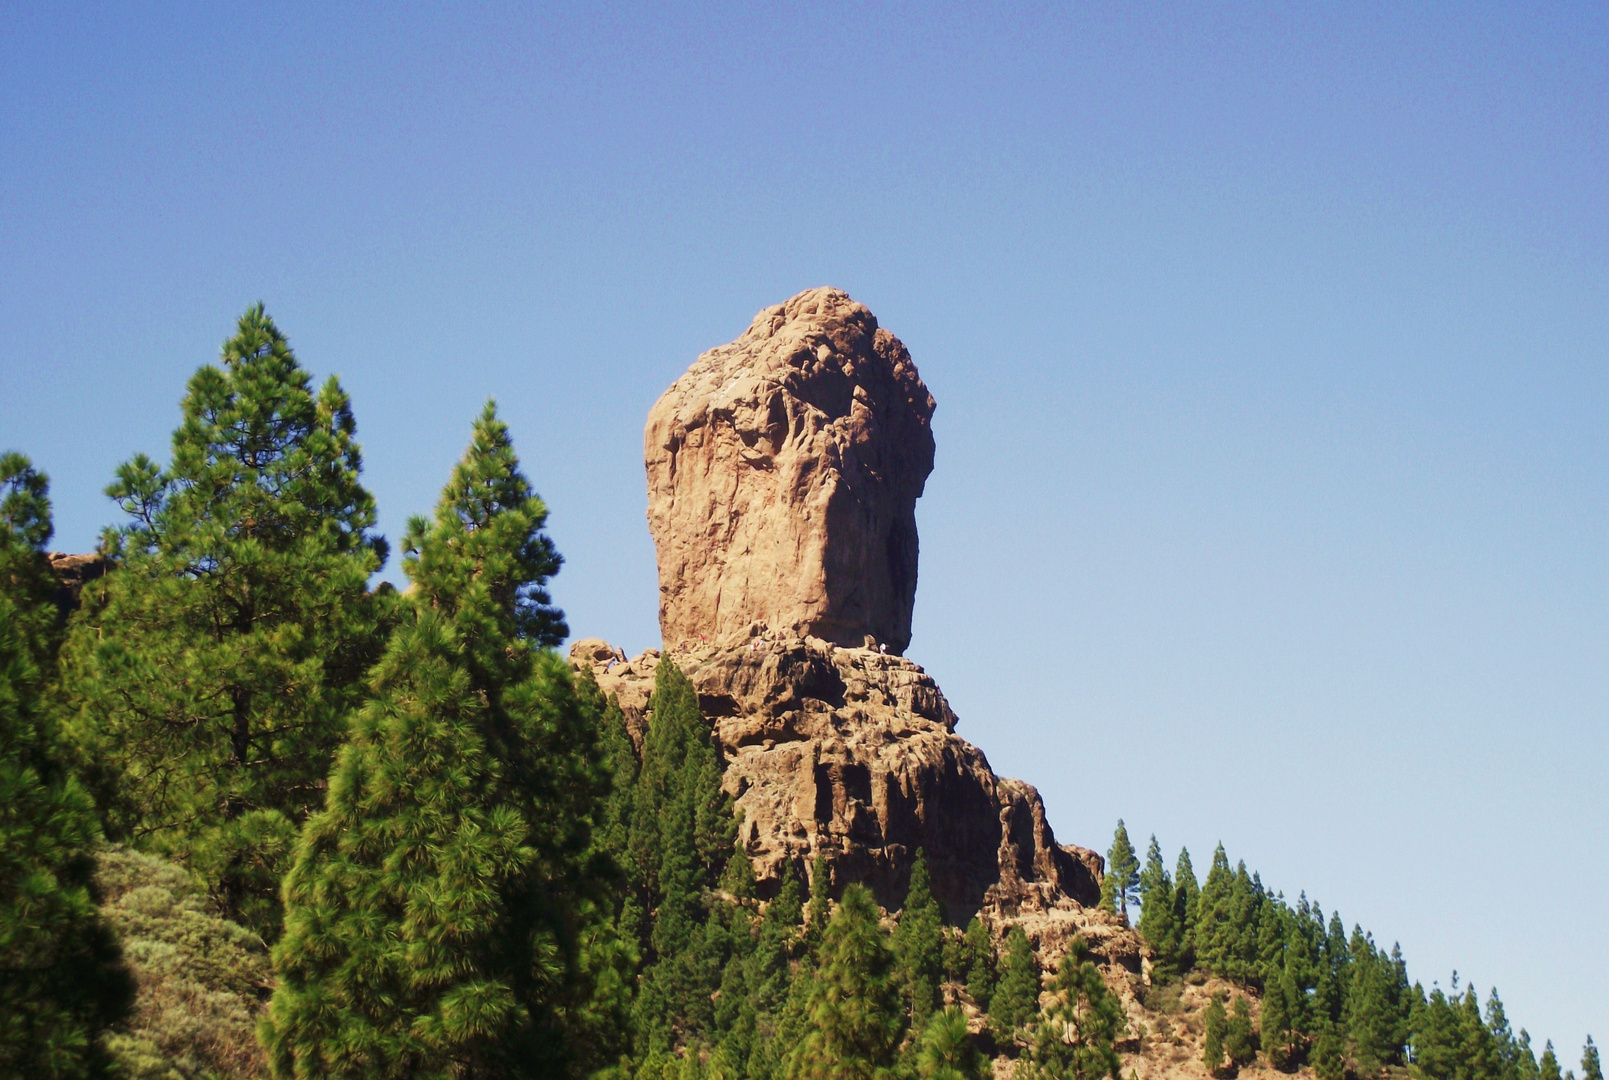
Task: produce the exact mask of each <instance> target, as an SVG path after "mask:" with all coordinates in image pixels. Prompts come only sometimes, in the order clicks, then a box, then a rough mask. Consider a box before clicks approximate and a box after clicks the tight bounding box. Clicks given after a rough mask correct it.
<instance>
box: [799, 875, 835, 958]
mask: <svg viewBox="0 0 1609 1080" xmlns="http://www.w3.org/2000/svg"><path fill="white" fill-rule="evenodd" d="M831 917H832V871H831V870H829V869H828V867H827V859H826V857H825V856H823V855H817V856H816V857H815V859H814V860H813V861H812V862H811V864H810V908H809V913H808V914H807V916H806V922H805V933H804V941H803V942H802V946H803V949H804V954H805V960H806V962H807V963H812V964H813V963H814V962H815V956H816V952H817V951H818V950H819V949H820V948H821V942H822V940H823V939H824V938H825V937H826V933H827V920H828V919H829V918H831Z"/></svg>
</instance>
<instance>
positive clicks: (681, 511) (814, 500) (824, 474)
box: [643, 289, 933, 653]
mask: <svg viewBox="0 0 1609 1080" xmlns="http://www.w3.org/2000/svg"><path fill="white" fill-rule="evenodd" d="M932 415H933V398H932V396H931V395H930V394H928V392H927V387H926V386H924V385H923V384H922V380H921V377H920V376H919V375H918V374H917V372H916V366H915V365H914V364H913V363H911V357H910V354H909V353H908V352H906V350H905V346H904V345H901V344H900V341H899V339H898V338H896V337H895V336H894V335H893V334H890V333H889V332H888V331H887V330H884V329H882V328H881V327H879V326H878V325H877V319H876V318H875V317H874V316H873V315H872V313H871V312H870V311H867V310H866V308H865V307H863V306H861V305H860V304H857V303H855V301H853V300H851V299H850V298H849V297H848V296H846V295H844V294H843V293H842V292H839V291H838V290H837V289H811V290H810V291H808V292H803V293H800V294H799V295H798V296H795V297H794V298H793V299H792V300H789V301H788V302H787V303H785V304H778V305H777V306H775V307H770V308H766V309H765V310H764V311H762V312H760V314H759V315H757V316H755V319H754V322H753V324H752V325H750V327H749V329H748V330H747V331H746V332H745V333H744V334H743V336H742V337H740V338H738V339H737V340H736V341H734V342H732V343H731V344H729V345H722V346H721V347H719V348H716V349H711V350H710V351H709V352H706V353H704V354H703V355H702V356H700V357H699V358H698V359H697V360H696V361H694V363H693V366H692V367H690V368H689V369H688V370H687V372H686V374H684V375H683V376H682V377H681V378H679V379H677V380H676V382H675V383H674V384H673V385H672V386H671V388H670V389H669V390H667V391H665V393H664V395H663V396H662V397H661V398H660V399H659V401H658V402H657V403H656V404H655V405H654V407H653V410H652V411H651V412H650V413H649V414H648V427H647V430H646V432H645V433H644V436H643V443H644V447H643V451H644V459H645V462H646V464H647V468H648V527H649V530H650V531H651V532H652V533H653V536H654V544H655V546H656V548H657V551H658V556H659V626H660V631H661V633H662V636H663V637H664V640H665V641H666V642H667V643H669V644H675V643H678V642H681V641H699V640H701V639H708V640H714V639H715V638H717V637H721V636H724V635H726V634H729V633H731V632H733V631H736V630H741V629H743V628H744V627H747V626H748V625H749V624H750V623H751V622H755V621H763V622H766V623H767V624H768V625H769V626H771V627H773V628H775V629H776V630H778V631H783V632H787V633H790V634H792V635H793V636H796V637H800V638H803V637H805V636H814V637H819V638H822V639H824V640H826V641H830V642H833V643H835V644H838V645H851V646H853V645H862V644H864V643H865V640H866V638H867V637H870V638H871V639H872V640H873V641H874V642H876V643H878V644H886V645H887V646H888V647H889V648H890V649H891V650H892V651H894V652H895V653H902V652H904V650H905V647H906V645H907V644H909V642H910V638H911V605H912V603H913V601H914V600H915V597H916V557H917V544H916V509H915V507H916V500H917V498H918V497H919V496H920V495H921V494H922V487H923V485H924V484H925V483H926V481H927V475H928V473H929V472H931V471H932V469H933V433H932V430H931V429H930V428H929V426H928V422H929V420H930V418H931V417H932Z"/></svg>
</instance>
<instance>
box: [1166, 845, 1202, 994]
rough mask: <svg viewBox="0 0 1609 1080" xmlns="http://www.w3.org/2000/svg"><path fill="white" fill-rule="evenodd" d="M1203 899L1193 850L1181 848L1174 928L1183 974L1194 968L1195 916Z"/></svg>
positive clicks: (1175, 874)
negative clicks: (1191, 851) (1192, 863)
mask: <svg viewBox="0 0 1609 1080" xmlns="http://www.w3.org/2000/svg"><path fill="white" fill-rule="evenodd" d="M1200 900H1201V883H1200V882H1198V881H1197V880H1196V870H1195V867H1194V866H1192V865H1191V864H1190V849H1189V848H1180V849H1179V859H1178V861H1177V862H1176V863H1175V864H1174V867H1173V925H1174V926H1175V927H1176V928H1177V933H1178V936H1179V947H1178V955H1177V958H1176V962H1177V964H1178V966H1179V970H1180V971H1189V970H1190V969H1191V968H1192V967H1194V966H1195V962H1196V945H1195V932H1196V916H1197V914H1198V911H1199V908H1200Z"/></svg>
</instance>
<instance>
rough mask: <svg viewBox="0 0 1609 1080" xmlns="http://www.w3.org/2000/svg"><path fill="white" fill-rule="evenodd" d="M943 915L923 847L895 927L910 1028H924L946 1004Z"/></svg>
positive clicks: (896, 962) (895, 956)
mask: <svg viewBox="0 0 1609 1080" xmlns="http://www.w3.org/2000/svg"><path fill="white" fill-rule="evenodd" d="M943 935H944V917H943V915H941V914H940V913H939V905H938V901H936V900H934V899H933V893H932V891H931V889H930V887H929V885H928V873H927V857H926V855H925V854H924V853H923V852H922V850H921V849H920V848H918V849H917V852H916V862H915V863H914V864H912V866H911V883H910V887H909V888H908V889H907V890H906V893H905V906H904V907H903V908H902V909H901V911H900V916H899V925H898V926H897V928H896V929H895V930H894V961H895V965H896V968H897V970H898V972H899V978H900V981H901V982H902V983H903V984H904V989H905V997H906V1001H907V1007H908V1008H909V1010H910V1012H909V1016H910V1021H911V1030H913V1031H922V1030H923V1029H925V1028H926V1026H927V1019H928V1017H929V1016H932V1015H933V1013H934V1011H935V1010H936V1009H938V1007H939V1006H940V1005H942V1004H943V1001H942V999H941V995H940V989H939V984H940V982H941V981H942V979H943V974H944V972H943V962H944V937H943Z"/></svg>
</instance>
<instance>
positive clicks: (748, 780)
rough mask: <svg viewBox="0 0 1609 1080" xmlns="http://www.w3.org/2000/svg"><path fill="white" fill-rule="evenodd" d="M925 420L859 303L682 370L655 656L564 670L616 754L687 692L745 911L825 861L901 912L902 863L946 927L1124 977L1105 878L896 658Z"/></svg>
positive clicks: (585, 660) (1091, 855) (748, 338)
mask: <svg viewBox="0 0 1609 1080" xmlns="http://www.w3.org/2000/svg"><path fill="white" fill-rule="evenodd" d="M933 409H934V402H933V398H932V396H931V395H930V394H929V393H928V391H927V388H926V386H924V385H923V383H922V380H921V377H920V375H919V374H918V373H917V370H916V366H915V364H914V363H913V362H912V360H911V357H910V354H909V353H908V352H907V351H906V349H905V347H904V346H903V345H901V344H900V342H899V340H898V339H897V338H895V337H894V336H893V335H892V334H890V333H889V332H888V331H887V330H884V329H883V328H881V327H879V326H878V325H877V320H876V319H875V317H873V315H872V314H871V312H869V311H868V310H866V308H865V307H863V306H861V305H860V304H857V303H856V302H855V301H853V300H851V299H850V298H849V297H848V296H846V295H844V294H843V293H842V292H839V291H838V290H835V289H812V290H810V291H808V292H804V293H800V294H799V295H798V296H795V297H794V298H793V299H791V300H789V301H787V302H786V303H784V304H779V305H777V306H775V307H771V308H767V309H765V310H764V311H762V312H760V314H759V315H758V316H756V317H755V320H754V322H753V324H752V325H751V326H750V327H749V329H748V331H747V332H745V333H744V334H743V336H742V337H740V338H738V339H737V340H736V341H734V342H732V343H731V344H729V345H724V346H721V347H720V348H717V349H712V350H710V351H709V352H706V353H704V354H703V355H702V356H700V357H699V358H698V359H697V360H696V361H695V362H694V363H693V365H692V367H691V368H689V369H688V371H687V373H686V374H684V375H683V376H682V377H681V378H680V379H678V380H676V382H675V384H674V385H672V386H671V388H670V389H669V390H667V391H666V392H665V394H664V395H663V396H662V397H661V398H660V399H659V401H658V403H657V404H655V406H654V408H653V411H652V412H651V413H650V415H649V418H648V425H647V431H646V433H645V436H644V444H645V464H646V468H647V473H648V504H649V506H648V520H649V526H650V529H651V531H652V533H653V537H654V543H655V546H656V548H657V552H658V559H659V589H660V625H661V629H662V630H663V633H664V639H665V648H666V651H665V652H664V653H661V652H660V651H658V650H649V651H647V652H644V653H643V654H641V655H640V656H637V657H634V658H631V659H629V660H628V659H627V658H626V656H625V655H624V654H623V653H621V652H620V651H619V650H617V649H615V648H614V647H612V646H610V645H609V644H607V643H606V642H604V641H602V640H600V639H596V638H591V639H586V640H583V641H578V642H576V643H575V645H574V646H573V647H572V649H571V654H570V655H571V661H572V663H574V664H575V665H576V666H577V667H578V668H585V669H587V670H589V671H591V672H592V674H593V675H594V676H595V677H596V678H597V680H598V683H599V685H600V686H601V687H602V689H603V690H604V692H605V693H606V694H609V695H611V696H613V697H614V698H615V699H616V700H618V702H619V703H620V706H621V708H622V710H623V712H624V713H625V716H626V723H627V727H628V729H629V730H630V732H631V735H632V738H633V740H634V742H635V743H636V744H637V746H638V747H639V748H640V747H641V745H642V741H643V737H644V734H645V732H646V729H647V725H648V723H649V719H650V717H649V711H650V702H649V694H650V692H651V690H652V688H653V673H654V669H655V667H656V666H657V665H658V664H659V663H661V662H663V661H664V660H666V659H668V660H671V661H673V662H674V663H676V665H677V666H678V667H679V668H681V669H682V671H683V672H684V673H686V675H687V676H688V678H689V679H690V680H691V681H692V683H693V685H694V687H695V688H696V689H697V691H698V695H699V703H700V707H701V709H702V711H703V713H704V715H705V717H706V718H707V719H708V720H709V721H710V724H711V726H712V729H713V731H714V735H715V740H716V743H717V745H718V748H719V751H720V754H721V756H722V760H723V763H724V767H725V784H726V788H727V790H728V791H729V792H730V793H731V794H732V795H733V797H734V799H735V800H736V803H737V808H738V809H739V811H741V813H742V815H743V821H742V826H741V832H740V837H739V839H740V842H741V844H742V845H743V848H744V850H745V851H746V852H747V853H748V855H749V857H750V858H751V859H752V860H753V862H754V867H755V873H756V877H757V878H758V880H759V883H760V887H761V890H762V895H763V894H765V893H766V892H767V891H769V890H770V889H774V888H775V887H776V883H777V881H778V876H779V874H780V871H781V867H782V865H783V864H784V863H785V862H792V863H793V864H794V865H795V866H796V867H797V869H798V870H799V871H801V872H808V870H809V867H810V864H811V862H812V861H813V860H814V859H815V857H816V856H818V855H819V856H822V857H824V859H825V861H826V864H827V867H828V871H829V873H830V874H831V875H832V882H831V884H832V888H833V891H834V892H835V893H837V892H839V891H841V890H842V888H843V887H844V885H846V884H848V883H849V882H852V881H861V882H866V883H867V884H869V885H870V886H871V888H872V889H873V891H874V892H875V894H876V895H877V898H878V901H879V902H880V903H881V904H883V905H884V906H885V907H888V908H891V909H892V908H896V907H898V906H899V905H900V903H901V902H902V900H903V898H904V894H905V888H906V885H907V883H908V881H909V878H910V870H911V864H912V862H913V860H914V858H915V855H916V852H917V850H918V849H923V850H925V852H926V855H927V859H928V862H929V864H930V866H931V868H932V880H933V891H934V894H935V895H936V896H937V898H938V899H939V901H940V902H941V904H942V905H943V907H944V910H945V913H946V915H947V917H948V918H949V919H950V920H951V921H952V922H955V923H962V922H964V921H965V920H967V919H969V918H970V917H971V916H972V915H974V914H978V913H981V914H982V915H983V916H984V917H985V920H986V921H987V922H988V923H990V924H991V925H992V926H994V927H995V928H996V930H997V931H998V930H1000V929H1001V928H1002V927H1003V926H1004V925H1005V924H1007V923H1017V924H1020V925H1023V926H1024V927H1025V928H1026V929H1028V930H1029V932H1030V935H1031V936H1033V937H1034V938H1035V939H1036V940H1037V941H1038V942H1039V943H1040V944H1041V945H1042V946H1044V947H1048V948H1049V949H1050V950H1052V952H1055V951H1059V947H1060V945H1061V943H1062V942H1064V941H1065V939H1066V938H1067V937H1068V936H1070V935H1071V934H1072V933H1074V932H1080V933H1083V934H1084V935H1085V937H1086V938H1087V939H1089V940H1091V942H1092V943H1093V944H1094V945H1095V946H1096V948H1097V949H1098V950H1103V949H1104V954H1105V955H1106V956H1107V958H1108V959H1109V960H1110V961H1111V962H1113V963H1116V964H1120V965H1121V966H1124V967H1128V968H1130V969H1132V970H1138V968H1139V964H1140V950H1139V946H1138V942H1137V939H1136V938H1135V937H1134V935H1133V934H1132V932H1131V931H1128V930H1127V929H1126V928H1123V927H1121V926H1120V925H1118V924H1117V923H1116V922H1115V921H1114V920H1111V919H1109V918H1108V917H1106V916H1104V915H1100V914H1097V913H1095V912H1094V911H1093V910H1091V909H1092V908H1093V905H1094V904H1095V903H1096V901H1097V900H1098V898H1099V893H1100V880H1101V873H1102V868H1103V867H1102V860H1101V857H1100V856H1099V855H1097V854H1096V853H1095V852H1093V851H1089V850H1087V849H1084V848H1079V847H1072V846H1069V845H1064V844H1061V843H1058V842H1057V840H1056V837H1055V835H1054V833H1053V832H1052V830H1051V827H1050V824H1049V822H1048V821H1046V819H1045V808H1044V804H1043V802H1042V801H1041V800H1040V798H1039V793H1038V792H1037V791H1035V790H1034V788H1033V787H1032V786H1030V785H1028V784H1025V783H1022V782H1021V781H1018V780H1009V779H1004V778H1002V777H998V776H996V775H995V774H994V771H993V770H992V769H991V768H990V767H989V762H988V759H987V758H985V757H984V755H983V753H982V751H980V750H979V749H978V748H977V747H975V746H973V745H972V744H971V743H969V742H967V741H966V740H965V739H962V738H961V737H959V736H958V735H956V733H955V728H956V723H957V720H956V715H955V713H954V712H953V711H952V710H951V708H950V705H949V702H947V701H946V700H945V698H944V694H943V692H942V691H941V690H940V689H939V687H938V684H937V683H935V682H934V681H933V679H932V677H931V676H929V675H928V674H927V673H926V672H925V671H923V669H922V667H921V666H920V665H919V664H916V663H914V662H913V661H911V660H909V659H906V658H905V657H903V656H901V655H898V654H899V653H901V652H903V650H904V648H905V646H906V644H907V643H908V642H909V638H910V625H911V609H912V602H913V600H914V597H915V588H916V556H917V537H916V519H915V502H916V499H917V497H918V496H920V494H921V492H922V487H923V484H924V483H925V481H926V478H927V475H928V473H929V471H930V470H931V468H932V464H933V437H932V432H931V428H930V426H929V421H930V419H931V417H932V414H933Z"/></svg>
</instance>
